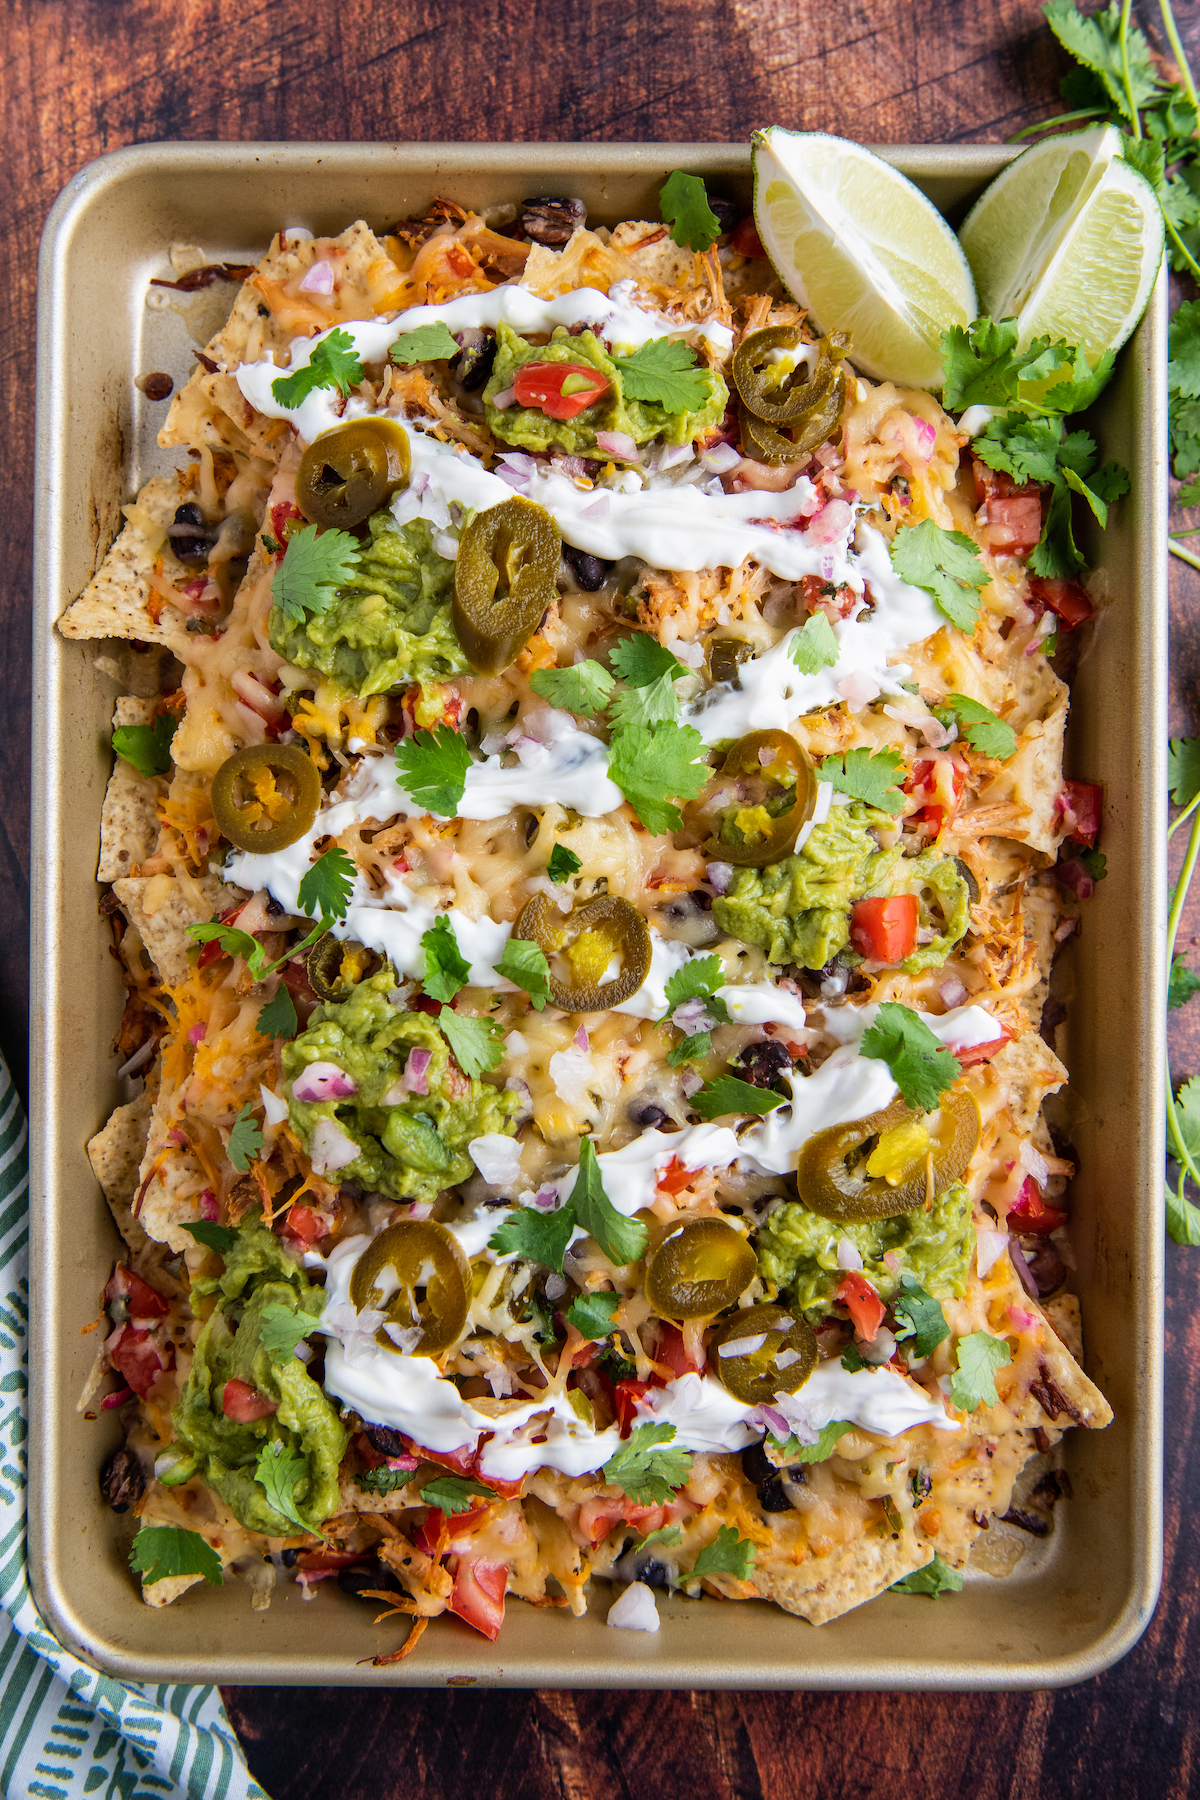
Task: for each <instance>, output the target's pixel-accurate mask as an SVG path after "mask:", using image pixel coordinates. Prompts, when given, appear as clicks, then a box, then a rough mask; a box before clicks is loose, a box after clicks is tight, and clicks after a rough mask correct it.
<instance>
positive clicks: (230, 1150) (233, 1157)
mask: <svg viewBox="0 0 1200 1800" xmlns="http://www.w3.org/2000/svg"><path fill="white" fill-rule="evenodd" d="M262 1146H263V1134H262V1132H261V1131H260V1130H259V1127H258V1124H257V1122H256V1121H255V1120H254V1119H252V1118H251V1117H250V1102H249V1100H247V1102H246V1104H245V1106H243V1108H242V1110H241V1112H240V1113H239V1114H238V1116H237V1118H236V1119H235V1120H234V1121H233V1129H232V1130H231V1131H230V1133H229V1143H228V1145H227V1146H226V1151H225V1154H226V1155H227V1156H228V1158H229V1160H230V1162H231V1163H232V1164H233V1166H234V1168H235V1169H236V1170H237V1172H238V1174H239V1175H244V1174H245V1173H246V1170H247V1169H248V1168H249V1167H250V1164H251V1163H252V1162H253V1160H254V1158H255V1157H256V1156H257V1155H258V1153H259V1151H260V1150H261V1149H262Z"/></svg>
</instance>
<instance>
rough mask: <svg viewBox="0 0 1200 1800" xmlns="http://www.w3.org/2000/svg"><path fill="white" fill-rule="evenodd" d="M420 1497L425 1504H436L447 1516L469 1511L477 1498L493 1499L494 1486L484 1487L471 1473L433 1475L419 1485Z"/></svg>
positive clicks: (450, 1516)
mask: <svg viewBox="0 0 1200 1800" xmlns="http://www.w3.org/2000/svg"><path fill="white" fill-rule="evenodd" d="M421 1499H422V1501H423V1502H424V1504H425V1505H426V1506H436V1507H437V1509H438V1511H439V1512H443V1513H445V1514H446V1515H447V1517H449V1518H451V1519H453V1518H457V1517H458V1515H459V1513H465V1512H470V1510H471V1508H472V1506H473V1505H474V1504H475V1501H476V1500H477V1499H482V1500H495V1499H496V1492H495V1489H494V1488H490V1487H484V1485H483V1483H482V1481H476V1479H475V1477H474V1476H473V1475H435V1476H434V1477H433V1479H432V1480H431V1481H426V1482H423V1483H422V1485H421Z"/></svg>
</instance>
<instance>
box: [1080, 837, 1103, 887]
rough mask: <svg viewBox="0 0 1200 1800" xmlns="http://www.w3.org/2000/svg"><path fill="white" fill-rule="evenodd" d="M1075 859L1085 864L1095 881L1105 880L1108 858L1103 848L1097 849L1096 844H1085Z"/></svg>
mask: <svg viewBox="0 0 1200 1800" xmlns="http://www.w3.org/2000/svg"><path fill="white" fill-rule="evenodd" d="M1075 861H1076V862H1081V863H1082V864H1083V866H1084V868H1085V869H1086V870H1087V872H1088V874H1089V875H1090V876H1091V878H1092V880H1093V881H1103V880H1104V879H1105V877H1106V876H1107V874H1108V858H1107V857H1106V856H1105V854H1104V852H1103V850H1097V849H1096V848H1095V846H1094V845H1091V844H1088V845H1085V846H1084V848H1083V849H1081V850H1080V851H1079V854H1078V855H1077V856H1076V858H1075Z"/></svg>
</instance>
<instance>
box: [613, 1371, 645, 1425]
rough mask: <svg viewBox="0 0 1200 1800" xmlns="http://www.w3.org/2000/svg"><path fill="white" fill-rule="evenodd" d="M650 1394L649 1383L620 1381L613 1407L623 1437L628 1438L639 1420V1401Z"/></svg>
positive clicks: (614, 1389) (614, 1392)
mask: <svg viewBox="0 0 1200 1800" xmlns="http://www.w3.org/2000/svg"><path fill="white" fill-rule="evenodd" d="M649 1392H650V1383H649V1382H648V1381H634V1380H633V1379H632V1378H630V1379H628V1380H626V1381H618V1382H617V1384H616V1386H615V1387H614V1388H613V1405H614V1406H615V1408H616V1413H617V1424H618V1425H619V1426H620V1427H621V1436H622V1437H623V1438H627V1437H628V1436H629V1433H630V1432H631V1431H632V1430H633V1426H634V1422H635V1420H636V1419H637V1412H636V1410H635V1409H636V1407H637V1403H638V1401H639V1400H642V1399H644V1398H645V1396H646V1395H647V1394H648V1393H649Z"/></svg>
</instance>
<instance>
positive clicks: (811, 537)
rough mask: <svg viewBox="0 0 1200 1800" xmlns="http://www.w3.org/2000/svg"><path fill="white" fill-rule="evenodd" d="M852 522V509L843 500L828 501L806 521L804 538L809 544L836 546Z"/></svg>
mask: <svg viewBox="0 0 1200 1800" xmlns="http://www.w3.org/2000/svg"><path fill="white" fill-rule="evenodd" d="M853 522H854V508H853V507H852V506H850V505H849V504H848V503H847V502H846V501H845V500H828V501H826V503H825V505H824V506H823V507H822V508H821V510H820V512H819V513H816V514H814V516H813V517H812V518H811V519H810V520H809V521H808V530H807V532H806V533H805V536H806V537H807V538H808V541H809V543H810V544H836V543H837V541H838V539H839V538H844V537H845V535H846V533H847V532H848V531H849V529H850V527H851V525H852V524H853Z"/></svg>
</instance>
